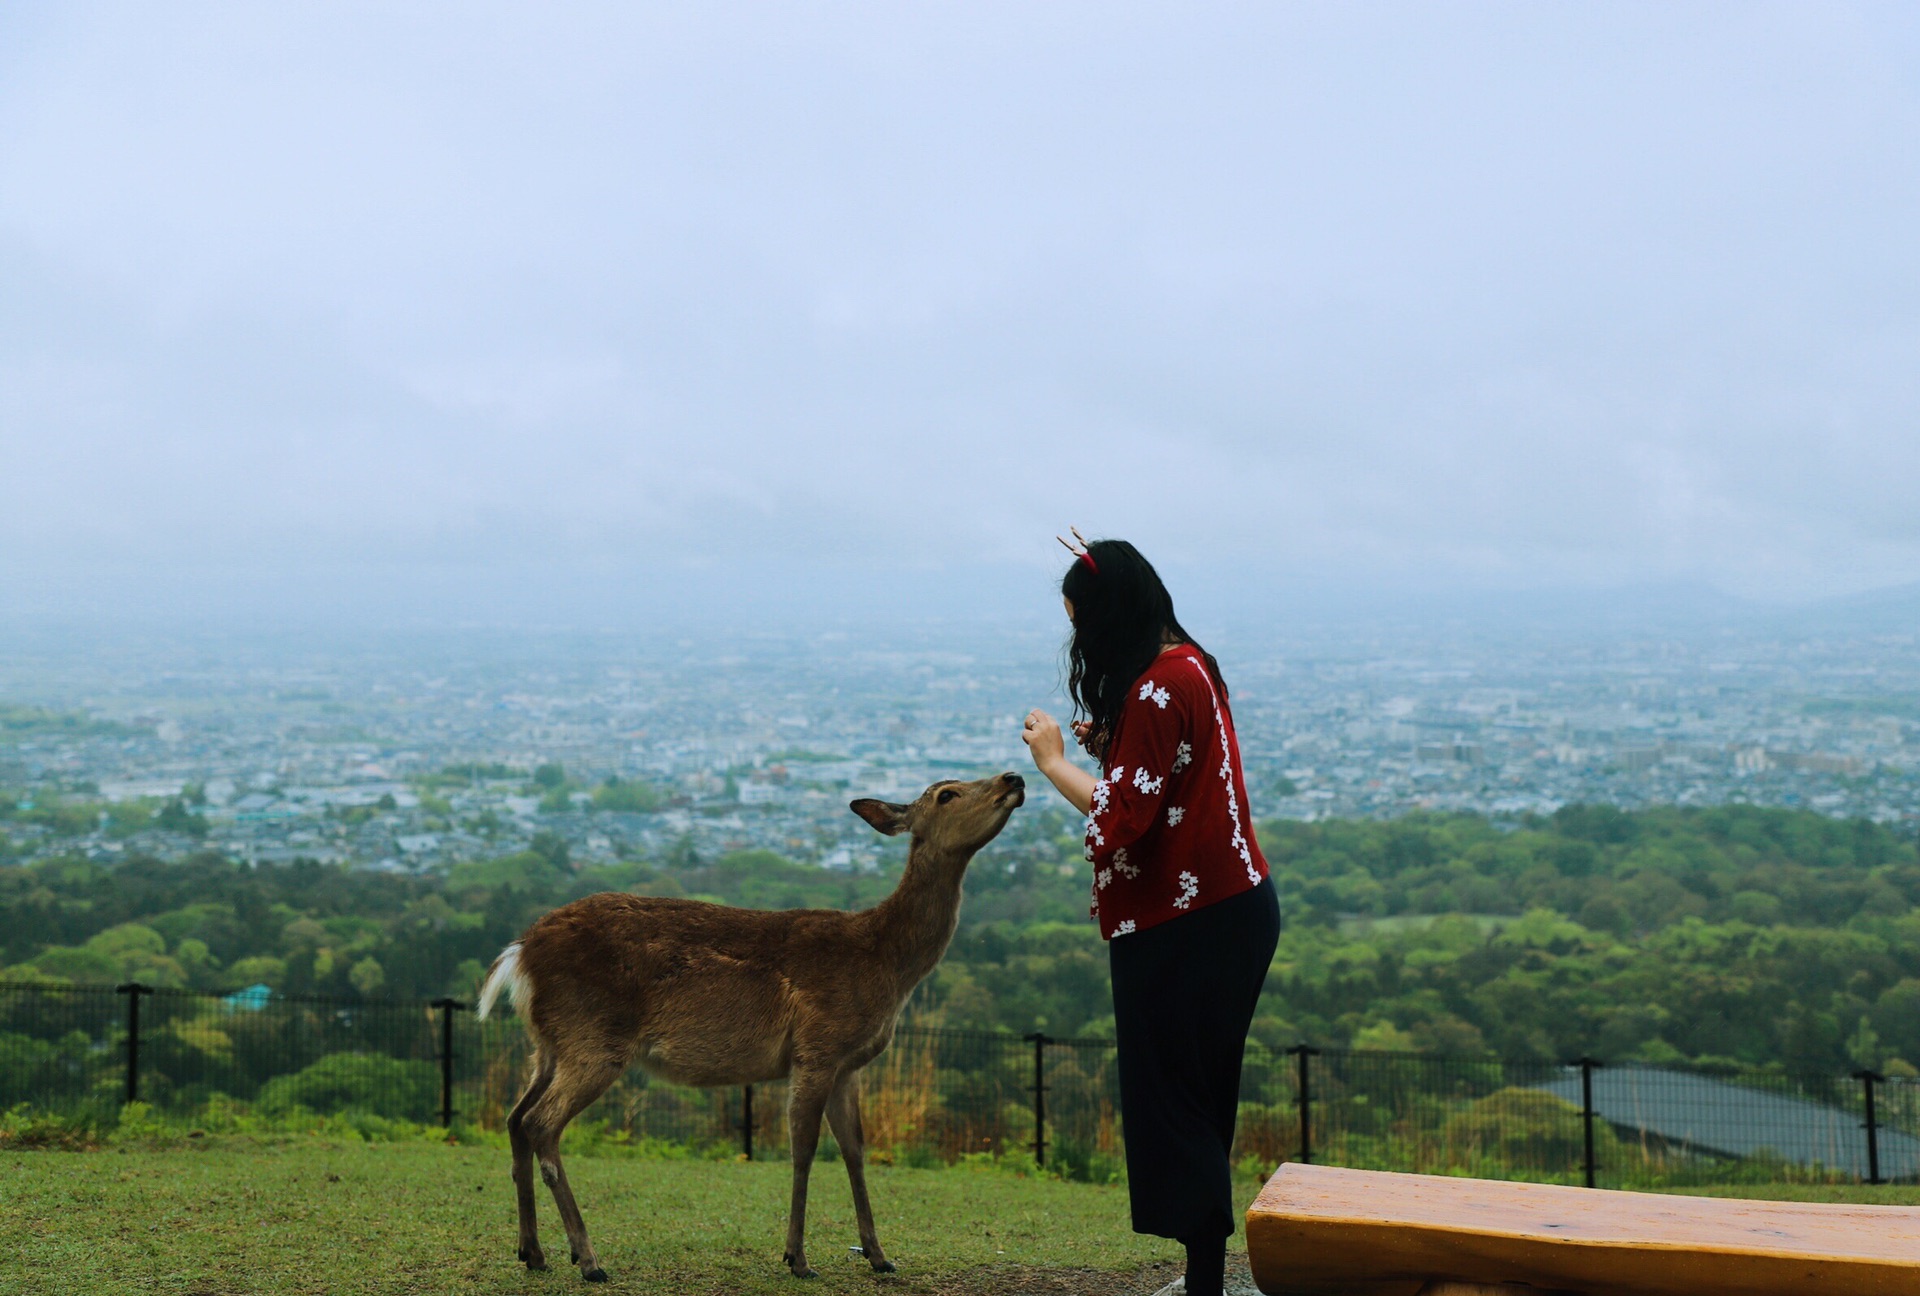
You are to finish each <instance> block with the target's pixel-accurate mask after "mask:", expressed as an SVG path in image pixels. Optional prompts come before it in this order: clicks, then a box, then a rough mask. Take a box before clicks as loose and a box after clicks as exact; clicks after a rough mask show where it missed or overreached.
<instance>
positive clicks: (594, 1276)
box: [580, 1265, 607, 1282]
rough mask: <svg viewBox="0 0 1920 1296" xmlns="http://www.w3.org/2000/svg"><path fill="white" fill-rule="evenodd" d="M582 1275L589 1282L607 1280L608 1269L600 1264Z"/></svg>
mask: <svg viewBox="0 0 1920 1296" xmlns="http://www.w3.org/2000/svg"><path fill="white" fill-rule="evenodd" d="M580 1276H581V1277H582V1278H585V1279H586V1280H587V1281H588V1282H605V1281H606V1280H607V1271H606V1270H605V1269H602V1268H601V1267H600V1266H599V1265H595V1266H594V1267H593V1268H591V1269H589V1270H587V1271H586V1272H585V1273H583V1274H581V1275H580Z"/></svg>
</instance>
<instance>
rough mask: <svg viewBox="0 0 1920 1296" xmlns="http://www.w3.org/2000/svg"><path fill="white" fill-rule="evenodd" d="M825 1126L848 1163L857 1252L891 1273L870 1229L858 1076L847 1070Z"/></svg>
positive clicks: (830, 1102) (881, 1270) (877, 1270)
mask: <svg viewBox="0 0 1920 1296" xmlns="http://www.w3.org/2000/svg"><path fill="white" fill-rule="evenodd" d="M827 1125H828V1127H829V1128H831V1129H832V1130H833V1137H834V1139H835V1141H836V1142H838V1143H839V1144H840V1159H841V1160H842V1161H845V1162H846V1163H847V1183H848V1185H849V1186H850V1187H851V1188H852V1189H853V1218H854V1222H855V1224H856V1225H857V1226H858V1227H859V1229H860V1249H861V1250H862V1251H863V1252H865V1253H866V1257H867V1263H868V1264H870V1265H872V1266H873V1269H874V1272H875V1273H892V1272H893V1271H894V1270H893V1261H891V1260H889V1259H887V1257H886V1256H885V1255H884V1254H882V1253H881V1250H880V1237H879V1235H878V1234H877V1233H875V1232H874V1229H873V1206H872V1205H871V1203H869V1202H868V1201H867V1132H866V1130H865V1129H864V1128H862V1126H861V1124H860V1073H859V1072H858V1071H850V1072H848V1073H847V1074H846V1075H843V1076H841V1077H840V1082H839V1083H838V1084H836V1085H834V1087H833V1093H832V1095H831V1096H829V1097H828V1099H827Z"/></svg>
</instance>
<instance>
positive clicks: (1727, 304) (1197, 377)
mask: <svg viewBox="0 0 1920 1296" xmlns="http://www.w3.org/2000/svg"><path fill="white" fill-rule="evenodd" d="M1916 65H1920V15H1916V13H1915V11H1914V10H1913V8H1912V7H1910V6H1901V5H1849V4H1824V5H1769V4H1753V5H1741V6H1697V5H1677V6H1676V5H1663V6H1616V5H1589V6H1534V5H1520V4H1488V5H1476V6H1471V7H1468V6H1438V7H1436V6H1430V5H1393V4H1381V5H1369V6H1303V5H1280V6H1213V5H1181V6H1174V7H1148V6H1133V7H1122V8H1119V9H1116V8H1114V7H1113V6H1105V5H1102V6H1094V5H1076V4H1056V5H1047V6H1040V7H1034V6H1026V5H978V4H968V5H931V6H912V7H909V8H901V7H898V6H888V5H866V6H863V5H828V6H809V7H803V8H792V7H781V6H760V7H741V6H732V5H703V6H693V7H688V6H631V5H568V6H540V7H538V8H524V7H520V8H516V7H507V6H472V5H460V6H453V5H431V4H422V5H413V6H407V7H405V8H403V9H394V8H392V7H390V6H357V7H356V6H344V5H324V6H321V5H275V6H267V7H260V6H232V7H216V6H194V7H189V8H182V7H178V6H169V7H166V8H162V9H153V8H150V7H140V6H131V5H129V6H91V7H87V8H85V9H84V10H83V9H75V8H71V7H56V6H13V7H10V8H9V9H8V10H7V12H6V14H5V15H4V16H3V17H0V138H4V139H5V140H6V141H7V143H6V146H5V147H4V149H0V281H3V282H4V283H5V291H4V292H0V321H4V323H3V325H0V458H3V459H4V471H0V602H4V604H5V606H6V607H7V609H8V615H7V618H6V619H7V620H8V621H9V622H11V623H12V626H13V629H14V630H20V629H22V627H25V626H29V625H55V626H61V627H66V628H69V629H71V628H73V627H76V626H78V627H85V626H88V625H97V626H103V627H119V626H129V625H134V624H163V625H166V626H169V627H173V628H185V629H187V630H191V631H196V632H197V631H204V630H213V631H223V630H226V629H239V628H247V627H253V628H258V627H260V626H262V625H282V626H293V625H299V626H325V627H330V628H334V627H341V626H347V625H352V626H359V627H362V628H365V629H370V630H374V631H385V630H389V629H392V628H395V627H419V626H458V625H462V624H484V625H496V626H497V625H515V624H526V623H541V624H553V625H568V626H587V627H591V626H603V625H606V626H619V627H624V628H627V629H639V630H645V629H646V628H647V627H649V626H664V625H667V624H669V623H676V624H677V623H690V622H702V623H717V624H731V625H743V626H752V625H755V624H762V625H765V626H772V627H778V626H782V625H788V624H793V625H798V624H801V623H803V622H804V623H806V624H808V625H812V626H816V627H827V628H831V627H835V626H838V627H841V628H851V629H856V630H860V631H862V632H865V633H878V632H884V631H885V630H886V628H887V627H889V626H890V625H893V624H895V623H896V622H897V621H899V620H901V619H912V620H925V619H928V618H934V619H941V618H950V619H955V620H959V621H977V620H980V619H982V618H986V619H994V618H1011V619H1013V620H1015V621H1018V622H1021V623H1023V624H1025V625H1027V626H1028V627H1030V628H1032V627H1042V626H1044V627H1054V626H1056V625H1057V604H1056V603H1055V602H1054V600H1053V596H1052V593H1051V582H1052V580H1053V578H1054V576H1055V574H1056V573H1057V571H1058V563H1059V560H1060V559H1061V557H1062V555H1061V554H1060V553H1059V551H1058V549H1057V547H1055V546H1054V545H1053V541H1052V535H1053V533H1054V532H1056V531H1060V530H1063V529H1064V528H1065V527H1066V525H1067V524H1068V523H1069V522H1075V523H1078V524H1079V525H1080V526H1081V527H1082V528H1083V529H1085V530H1088V531H1089V533H1098V534H1109V535H1123V536H1127V537H1129V538H1132V539H1135V540H1136V541H1137V542H1139V543H1140V544H1141V545H1142V547H1143V548H1144V549H1145V550H1146V551H1147V552H1148V553H1149V554H1150V555H1152V556H1154V557H1155V558H1156V560H1157V561H1159V562H1161V563H1162V565H1163V566H1164V567H1165V568H1166V570H1167V571H1168V573H1169V575H1170V576H1171V577H1172V578H1173V582H1174V585H1175V589H1176V593H1178V594H1181V595H1182V597H1183V599H1184V600H1185V601H1186V604H1188V605H1191V606H1193V607H1195V608H1196V609H1197V611H1198V612H1199V613H1201V614H1202V615H1201V616H1200V619H1201V620H1202V621H1203V622H1206V623H1208V624H1215V625H1224V624H1226V623H1227V622H1228V621H1230V620H1233V619H1234V618H1240V619H1242V620H1249V619H1251V620H1259V619H1265V620H1267V621H1269V622H1271V623H1273V624H1278V625H1286V624H1288V623H1289V621H1290V620H1292V619H1296V618H1298V617H1312V618H1322V617H1329V616H1336V614H1339V613H1340V612H1341V611H1342V610H1343V609H1345V610H1360V611H1364V612H1367V613H1368V614H1369V615H1394V614H1402V613H1406V612H1407V611H1408V610H1409V609H1415V610H1417V609H1421V608H1431V609H1435V610H1436V615H1438V614H1439V613H1441V612H1444V613H1446V614H1447V615H1453V616H1456V617H1459V616H1464V617H1466V618H1468V619H1472V618H1474V617H1475V616H1478V615H1479V612H1478V611H1477V610H1476V609H1484V608H1497V607H1506V608H1509V609H1511V608H1513V607H1521V606H1524V607H1534V608H1545V609H1547V611H1546V612H1544V613H1542V614H1541V615H1543V616H1547V617H1548V618H1549V619H1551V616H1552V615H1555V614H1556V613H1555V612H1554V610H1555V609H1560V610H1567V609H1573V610H1580V609H1587V610H1589V611H1590V610H1591V609H1593V608H1595V607H1609V608H1610V607H1616V606H1617V607H1624V608H1628V609H1644V608H1646V607H1649V606H1651V607H1655V608H1662V607H1664V608H1668V609H1672V608H1676V607H1678V608H1681V609H1684V610H1686V611H1688V612H1689V613H1699V612H1701V611H1703V610H1711V609H1713V608H1716V607H1720V606H1726V607H1732V608H1737V607H1742V606H1744V605H1745V604H1747V603H1752V602H1756V601H1757V602H1759V603H1762V604H1769V605H1771V604H1781V603H1802V604H1805V603H1810V602H1816V601H1818V600H1821V599H1830V598H1835V597H1842V596H1848V595H1854V594H1857V593H1859V592H1861V591H1871V590H1875V589H1879V588H1883V587H1895V586H1900V585H1903V584H1909V583H1912V582H1915V581H1916V580H1920V513H1916V511H1915V510H1914V508H1913V507H1912V497H1913V486H1914V484H1915V482H1916V481H1920V436H1917V435H1916V434H1915V429H1916V424H1917V423H1920V420H1917V419H1916V415H1920V383H1917V382H1916V375H1920V244H1917V243H1916V241H1915V240H1914V239H1913V237H1912V231H1913V230H1914V229H1916V228H1920V165H1916V164H1920V148H1917V147H1916V146H1917V145H1920V83H1916V81H1915V80H1914V78H1913V75H1912V69H1913V67H1915V66H1916ZM1476 600H1478V601H1476ZM1489 615H1490V614H1489Z"/></svg>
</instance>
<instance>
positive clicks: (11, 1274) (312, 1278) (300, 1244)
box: [0, 1137, 1920, 1296]
mask: <svg viewBox="0 0 1920 1296" xmlns="http://www.w3.org/2000/svg"><path fill="white" fill-rule="evenodd" d="M507 1168H508V1167H507V1154H506V1152H505V1150H504V1149H501V1148H498V1147H447V1146H441V1145H436V1144H432V1143H427V1142H422V1141H399V1142H373V1143H369V1142H363V1141H360V1140H357V1139H339V1138H314V1137H295V1138H276V1139H268V1140H260V1139H252V1138H244V1137H214V1138H207V1139H195V1140H191V1141H189V1140H173V1141H159V1142H153V1143H142V1142H140V1141H138V1140H135V1141H132V1142H124V1143H120V1144H118V1145H115V1146H109V1147H108V1148H106V1149H104V1150H100V1151H92V1152H62V1151H44V1150H19V1149H15V1150H8V1151H5V1152H0V1292H5V1293H9V1294H11V1293H21V1294H22V1296H32V1294H36V1293H43V1292H44V1293H54V1292H59V1293H69V1292H87V1293H100V1294H102V1296H114V1294H117V1293H135V1292H138V1293H177V1294H178V1296H240V1294H241V1293H256V1292H258V1293H309V1292H311V1293H329V1294H331V1293H340V1294H341V1296H357V1294H359V1293H373V1292H404V1293H410V1294H411V1293H438V1292H449V1293H451V1292H460V1293H468V1292H502V1293H522V1292H526V1293H545V1294H547V1296H553V1294H555V1293H563V1292H576V1291H577V1292H580V1293H582V1296H585V1293H587V1292H590V1291H598V1290H603V1289H599V1288H589V1287H587V1286H586V1285H585V1284H583V1283H582V1282H581V1281H580V1279H579V1277H578V1272H577V1271H576V1270H575V1269H573V1268H572V1267H571V1266H567V1265H564V1264H562V1263H561V1262H562V1261H564V1260H565V1258H566V1251H567V1244H566V1236H565V1234H564V1233H563V1232H562V1231H561V1229H560V1226H559V1221H558V1219H557V1218H556V1216H555V1213H554V1211H553V1205H552V1199H551V1198H550V1197H549V1196H548V1194H547V1192H546V1190H545V1189H544V1188H542V1189H540V1190H539V1193H538V1196H539V1201H540V1213H541V1239H542V1241H543V1243H544V1244H545V1246H546V1248H547V1255H548V1259H549V1260H550V1261H551V1262H552V1263H554V1264H555V1266H556V1267H555V1268H554V1270H553V1271H552V1272H549V1273H542V1274H534V1273H528V1272H527V1271H526V1270H525V1269H524V1268H523V1267H522V1266H521V1265H520V1264H519V1263H518V1262H517V1261H516V1260H515V1259H514V1254H513V1252H514V1246H515V1225H514V1207H513V1189H512V1184H511V1182H510V1181H509V1179H508V1175H507ZM567 1171H568V1175H569V1177H570V1178H571V1179H572V1180H573V1184H574V1191H575V1193H576V1194H577V1195H578V1197H579V1198H580V1203H581V1206H582V1208H583V1209H584V1210H585V1212H586V1215H587V1224H588V1227H589V1228H590V1229H591V1230H592V1233H593V1238H594V1244H595V1246H596V1247H597V1248H598V1250H599V1252H600V1257H601V1261H602V1263H604V1264H605V1265H606V1267H607V1269H608V1271H609V1272H610V1273H611V1274H612V1275H613V1283H612V1288H613V1289H616V1290H625V1291H631V1292H658V1293H669V1292H671V1293H675V1294H676V1296H682V1294H684V1296H702V1294H704V1293H722V1292H724V1293H729V1296H732V1294H735V1293H738V1294H740V1296H754V1294H755V1293H782V1294H784V1296H806V1294H809V1293H820V1294H821V1296H825V1294H826V1293H832V1292H839V1293H849V1292H859V1293H875V1294H876V1296H923V1294H928V1293H932V1294H938V1296H988V1293H997V1292H1014V1291H1022V1292H1024V1291H1045V1292H1058V1293H1063V1294H1070V1296H1108V1294H1112V1296H1119V1294H1120V1293H1143V1292H1151V1291H1153V1290H1154V1289H1155V1288H1157V1287H1159V1286H1160V1284H1161V1283H1163V1282H1165V1281H1166V1280H1167V1279H1168V1278H1170V1277H1172V1276H1173V1275H1174V1274H1176V1273H1178V1272H1179V1267H1178V1263H1177V1260H1178V1248H1177V1247H1176V1246H1175V1245H1174V1244H1173V1243H1170V1242H1164V1241H1161V1240H1159V1239H1154V1238H1143V1237H1140V1236H1138V1235H1136V1234H1134V1233H1133V1232H1131V1231H1130V1230H1129V1228H1128V1225H1127V1195H1126V1189H1125V1188H1124V1187H1106V1186H1094V1185H1089V1184H1075V1183H1063V1182H1061V1181H1058V1180H1054V1179H1048V1178H1034V1177H1024V1176H1017V1175H1014V1174H1011V1173H1008V1172H1007V1171H1005V1170H1003V1169H991V1168H984V1167H970V1166H964V1165H963V1166H960V1167H956V1168H952V1169H945V1170H911V1169H905V1168H899V1167H884V1166H882V1167H874V1168H873V1169H872V1170H871V1171H870V1177H871V1182H872V1187H873V1196H874V1208H875V1211H876V1214H877V1216H878V1223H879V1227H880V1237H881V1241H882V1242H883V1243H884V1244H885V1245H886V1247H887V1253H888V1255H889V1256H890V1257H892V1258H893V1259H894V1260H895V1261H896V1262H897V1263H898V1264H899V1265H900V1272H899V1273H898V1274H897V1275H892V1276H886V1277H883V1276H879V1275H875V1274H873V1273H872V1272H871V1271H870V1270H869V1269H868V1268H867V1266H866V1265H865V1264H864V1263H863V1262H859V1261H856V1260H852V1259H849V1258H848V1256H847V1250H846V1248H847V1245H848V1244H849V1243H851V1242H853V1241H855V1240H857V1239H856V1238H855V1236H854V1228H853V1211H852V1207H851V1204H850V1202H849V1200H848V1194H847V1187H846V1176H845V1172H844V1171H843V1169H842V1167H841V1166H840V1165H839V1164H837V1163H834V1162H822V1163H820V1164H819V1165H817V1166H816V1167H815V1170H814V1176H813V1196H812V1203H811V1210H810V1212H809V1228H808V1234H807V1236H808V1254H809V1258H810V1259H811V1261H812V1263H813V1265H814V1267H815V1268H816V1269H818V1270H819V1271H820V1274H821V1276H820V1278H819V1279H818V1280H816V1281H814V1282H811V1283H802V1282H800V1281H798V1280H796V1279H793V1278H790V1277H788V1276H787V1275H786V1273H785V1271H784V1269H783V1268H782V1267H781V1265H780V1250H781V1245H782V1242H783V1239H784V1232H785V1221H786V1209H787V1187H788V1169H787V1166H786V1165H785V1164H784V1163H782V1162H757V1163H754V1164H751V1165H749V1164H745V1163H741V1162H737V1161H709V1160H699V1159H688V1158H654V1157H644V1156H635V1155H621V1154H609V1155H600V1156H571V1157H569V1158H568V1162H567ZM1256 1186H1257V1185H1256V1184H1255V1183H1254V1182H1253V1181H1252V1180H1248V1181H1246V1182H1244V1183H1241V1184H1239V1185H1237V1187H1238V1189H1239V1191H1240V1192H1241V1193H1242V1194H1243V1196H1244V1197H1245V1198H1246V1199H1247V1200H1251V1198H1252V1196H1253V1193H1254V1191H1255V1189H1256ZM1689 1191H1693V1192H1699V1193H1704V1194H1706V1195H1711V1196H1727V1197H1753V1198H1769V1199H1778V1200H1800V1201H1844V1202H1858V1203H1873V1204H1883V1205H1904V1206H1920V1187H1916V1186H1913V1185H1903V1186H1898V1187H1894V1186H1885V1187H1877V1188H1868V1187H1864V1186H1856V1185H1845V1186H1830V1185H1809V1184H1786V1185H1765V1184H1763V1185H1753V1186H1743V1187H1737V1188H1736V1187H1723V1188H1704V1189H1693V1190H1689ZM1156 1266H1157V1267H1156Z"/></svg>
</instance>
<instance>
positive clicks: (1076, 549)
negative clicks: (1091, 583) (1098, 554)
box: [1054, 526, 1100, 576]
mask: <svg viewBox="0 0 1920 1296" xmlns="http://www.w3.org/2000/svg"><path fill="white" fill-rule="evenodd" d="M1067 530H1069V531H1071V532H1073V539H1072V540H1069V539H1067V538H1066V537H1065V536H1060V535H1057V536H1055V537H1054V539H1055V540H1058V541H1059V542H1060V543H1061V544H1062V545H1064V546H1066V550H1067V552H1068V553H1070V554H1072V555H1073V556H1074V557H1075V558H1078V559H1079V560H1080V561H1081V562H1083V563H1085V564H1086V565H1087V570H1088V571H1090V572H1092V573H1093V574H1094V575H1095V576H1098V575H1099V574H1100V564H1099V563H1097V562H1095V561H1094V560H1093V555H1092V554H1090V553H1088V552H1087V538H1086V537H1085V536H1083V535H1081V534H1080V528H1079V527H1076V526H1070V527H1068V528H1067ZM1075 541H1077V542H1078V543H1075Z"/></svg>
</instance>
